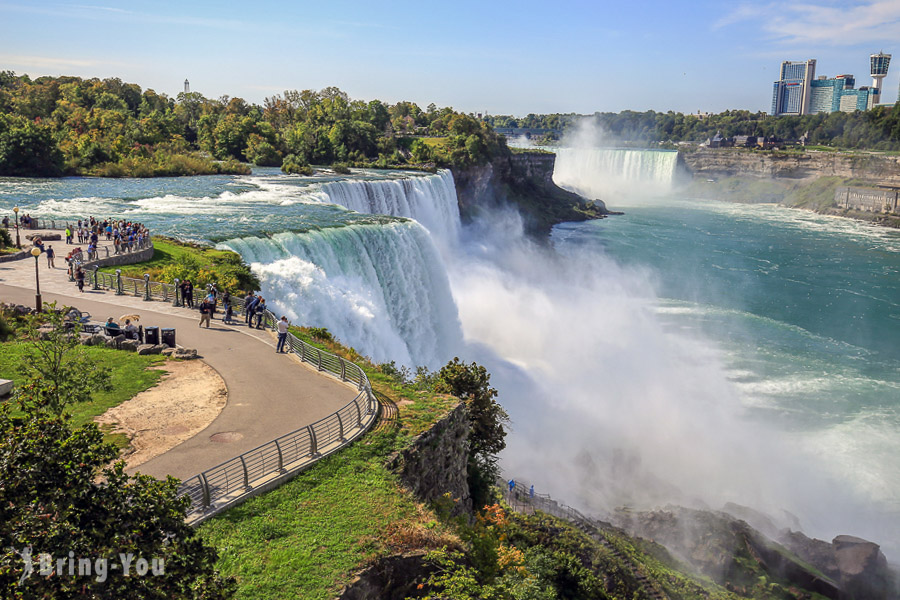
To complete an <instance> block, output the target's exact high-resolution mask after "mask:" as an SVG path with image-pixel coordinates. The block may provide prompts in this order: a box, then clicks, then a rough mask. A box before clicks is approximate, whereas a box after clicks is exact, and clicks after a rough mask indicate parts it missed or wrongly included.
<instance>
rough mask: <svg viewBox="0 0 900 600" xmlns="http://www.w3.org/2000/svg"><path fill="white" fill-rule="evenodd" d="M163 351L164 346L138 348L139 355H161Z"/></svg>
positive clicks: (143, 345)
mask: <svg viewBox="0 0 900 600" xmlns="http://www.w3.org/2000/svg"><path fill="white" fill-rule="evenodd" d="M162 351H163V346H162V344H141V345H140V346H138V347H137V353H138V354H142V355H143V354H159V353H160V352H162Z"/></svg>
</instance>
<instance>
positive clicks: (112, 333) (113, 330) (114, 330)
mask: <svg viewBox="0 0 900 600" xmlns="http://www.w3.org/2000/svg"><path fill="white" fill-rule="evenodd" d="M104 327H106V335H108V336H109V337H116V336H117V335H119V334H120V333H122V328H121V327H119V324H118V323H116V322H115V321H113V318H112V317H110V318H108V319H107V320H106V325H104Z"/></svg>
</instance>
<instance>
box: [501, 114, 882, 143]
mask: <svg viewBox="0 0 900 600" xmlns="http://www.w3.org/2000/svg"><path fill="white" fill-rule="evenodd" d="M585 119H588V120H591V121H593V122H594V123H595V124H597V125H599V126H600V127H601V128H602V129H603V131H604V132H606V133H608V134H610V135H611V136H613V137H615V138H617V139H619V140H622V141H631V142H641V143H647V144H649V143H660V142H662V143H666V142H671V143H675V142H703V141H705V140H706V139H707V138H711V137H713V136H714V135H715V134H716V133H717V132H720V133H721V134H722V135H723V136H725V137H733V136H736V135H752V136H757V137H761V136H766V137H771V136H774V137H777V138H780V139H783V140H797V139H799V138H800V137H802V136H803V135H804V134H805V133H807V132H808V133H809V141H810V143H811V144H814V145H821V146H831V147H834V148H845V149H867V150H900V110H896V107H891V106H878V107H875V108H874V109H872V110H868V111H855V112H852V113H844V112H833V113H817V114H812V115H802V116H779V117H773V116H771V115H769V114H767V113H765V112H750V111H748V110H726V111H725V112H721V113H718V114H712V115H708V116H704V118H699V117H698V116H697V115H692V114H683V113H678V112H673V111H668V112H665V113H662V112H656V111H652V110H648V111H645V112H636V111H631V110H625V111H622V112H619V113H611V112H596V113H594V114H593V115H580V114H575V113H568V114H549V115H536V114H529V115H528V116H526V117H523V118H517V117H512V116H500V115H497V116H494V115H492V116H489V117H486V118H485V120H486V121H487V122H488V123H489V124H490V125H491V126H492V127H516V128H535V129H552V130H555V131H558V132H559V133H558V134H550V136H549V138H548V139H547V140H545V141H553V140H558V139H560V137H561V136H562V135H565V133H566V132H568V131H571V130H573V129H574V128H575V127H576V126H577V125H578V124H579V123H580V122H582V121H583V120H585Z"/></svg>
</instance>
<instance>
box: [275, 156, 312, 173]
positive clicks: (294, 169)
mask: <svg viewBox="0 0 900 600" xmlns="http://www.w3.org/2000/svg"><path fill="white" fill-rule="evenodd" d="M281 171H282V172H283V173H293V174H295V175H306V176H309V175H312V174H313V168H312V167H311V166H309V164H307V163H306V162H305V161H304V160H303V159H302V158H301V157H300V156H297V155H296V154H288V155H287V156H285V157H284V161H283V162H282V163H281Z"/></svg>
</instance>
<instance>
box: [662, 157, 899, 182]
mask: <svg viewBox="0 0 900 600" xmlns="http://www.w3.org/2000/svg"><path fill="white" fill-rule="evenodd" d="M679 160H680V161H681V162H682V164H683V165H684V167H685V169H686V170H687V171H688V172H689V173H691V174H692V175H693V176H694V178H695V179H696V178H709V179H717V178H720V177H754V178H784V179H806V178H813V177H842V178H847V179H859V180H862V181H867V182H872V183H881V184H888V185H900V157H897V156H885V155H881V154H864V153H860V154H851V153H844V152H805V153H794V152H777V151H776V152H757V151H749V150H738V149H734V148H700V149H697V150H692V151H689V152H680V153H679Z"/></svg>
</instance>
